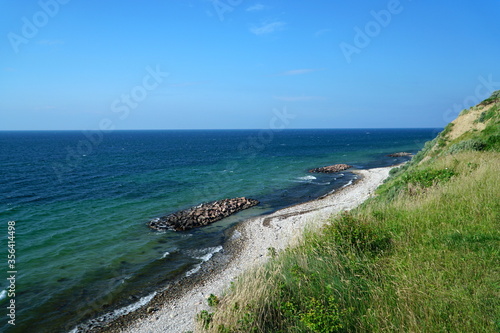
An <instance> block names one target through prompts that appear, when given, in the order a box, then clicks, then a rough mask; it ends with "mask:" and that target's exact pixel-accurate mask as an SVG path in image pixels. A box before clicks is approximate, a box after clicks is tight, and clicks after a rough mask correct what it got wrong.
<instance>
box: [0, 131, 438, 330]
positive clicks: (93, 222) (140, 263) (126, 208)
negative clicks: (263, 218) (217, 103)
mask: <svg viewBox="0 0 500 333" xmlns="http://www.w3.org/2000/svg"><path fill="white" fill-rule="evenodd" d="M438 131H439V130H436V129H342V130H340V129H317V130H312V129H304V130H282V131H270V130H267V131H265V130H199V131H194V130H193V131H190V130H178V131H177V130H161V131H160V130H159V131H112V132H109V133H102V132H81V131H34V132H30V131H15V132H9V131H6V132H0V170H1V172H0V186H1V187H0V188H1V192H0V232H1V233H2V234H3V235H4V236H2V238H1V239H2V243H1V244H2V245H1V250H0V251H1V253H2V256H1V257H2V258H4V259H3V260H2V261H1V262H0V276H1V277H2V278H0V309H3V310H0V312H3V313H0V331H2V332H69V331H71V330H72V329H74V328H75V327H76V326H77V325H79V324H81V323H84V322H85V321H87V320H89V319H92V318H95V317H98V316H101V315H103V314H105V313H107V312H111V311H114V310H117V309H124V308H125V307H127V306H131V305H132V306H133V305H134V304H136V305H137V304H142V303H144V302H146V301H147V300H148V297H151V296H152V295H153V293H154V292H155V291H156V290H159V289H162V288H163V287H164V286H165V285H167V284H168V283H169V282H171V281H172V280H174V279H177V278H179V277H181V276H186V275H190V274H193V273H194V272H196V270H197V269H198V267H199V265H200V264H201V263H202V262H203V261H204V260H207V259H209V258H210V257H211V255H212V254H213V253H215V252H217V251H221V250H222V247H221V245H223V244H224V241H225V237H226V236H225V232H226V231H227V230H228V228H231V227H232V226H234V225H235V224H236V223H238V222H241V221H242V220H244V219H247V218H250V217H253V216H257V215H261V214H266V213H269V212H272V211H275V210H277V209H280V208H283V207H286V206H289V205H293V204H296V203H299V202H304V201H309V200H312V199H314V198H317V197H319V196H321V195H324V194H326V193H329V192H331V191H333V190H335V189H337V188H340V187H342V186H344V185H346V184H350V182H352V180H353V179H354V178H355V175H353V174H352V173H349V172H343V173H340V174H310V173H308V172H307V170H308V169H311V168H315V167H320V166H325V165H331V164H336V163H347V164H350V165H353V166H354V167H355V168H357V169H364V168H373V167H381V166H389V165H393V164H396V163H400V162H403V161H405V158H391V157H387V154H390V153H394V152H400V151H406V152H410V153H415V152H417V151H418V150H420V149H421V148H422V147H423V145H424V143H425V142H426V141H428V140H431V139H433V138H434V137H435V136H436V134H437V133H438ZM241 196H246V197H249V198H253V199H257V200H259V201H260V202H261V204H260V205H258V206H255V207H253V208H250V209H248V210H245V211H242V212H240V213H238V214H236V215H233V216H231V217H229V218H226V219H224V220H222V221H219V222H216V223H214V224H213V225H210V226H208V227H204V228H199V229H193V230H191V231H186V232H174V231H168V232H155V231H152V230H150V229H149V228H148V227H147V223H148V222H149V221H150V220H152V219H154V218H157V217H160V216H164V215H167V214H169V213H172V212H175V211H178V210H181V209H185V208H189V207H191V206H194V205H197V204H200V203H202V202H208V201H213V200H218V199H224V198H232V197H241ZM9 221H15V251H16V252H15V255H16V258H15V267H14V268H15V271H16V273H15V297H9V293H8V289H9V285H10V283H9V281H8V280H7V278H8V277H9V276H10V275H9V273H7V272H8V271H11V270H12V269H11V268H12V267H11V268H9V267H8V266H7V255H8V245H7V236H8V222H9ZM12 299H14V300H15V305H16V311H15V316H16V317H15V324H16V325H15V326H12V325H10V324H9V323H8V320H10V318H9V317H8V316H7V314H8V313H9V310H8V309H7V306H9V304H10V303H9V302H11V300H12ZM141 302H142V303H141Z"/></svg>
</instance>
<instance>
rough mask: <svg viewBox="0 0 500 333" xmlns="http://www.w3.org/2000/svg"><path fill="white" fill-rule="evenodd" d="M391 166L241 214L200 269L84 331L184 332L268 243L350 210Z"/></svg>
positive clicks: (260, 259)
mask: <svg viewBox="0 0 500 333" xmlns="http://www.w3.org/2000/svg"><path fill="white" fill-rule="evenodd" d="M392 168H393V166H391V167H384V168H376V169H366V170H356V171H353V172H354V173H356V174H357V175H358V177H359V178H358V179H357V180H356V181H355V182H354V183H353V184H351V185H349V186H346V187H343V188H341V189H339V190H336V191H334V192H332V193H330V194H327V195H324V196H322V197H320V198H317V199H314V200H311V201H308V202H305V203H301V204H296V205H292V206H289V207H286V208H283V209H280V210H277V211H275V212H273V213H271V214H266V215H262V216H258V217H254V218H250V219H248V220H245V221H243V222H241V223H239V224H238V225H236V226H235V227H233V228H232V229H231V230H230V231H228V240H227V241H226V243H225V244H224V247H223V250H222V251H220V252H218V253H216V254H215V255H214V256H213V257H212V259H210V260H209V261H207V262H205V263H204V264H203V265H202V268H201V270H200V271H199V272H198V273H197V274H195V275H193V276H190V277H188V278H181V279H179V280H177V281H176V282H174V283H172V284H171V285H170V286H169V287H167V288H166V289H165V290H163V291H160V292H158V293H157V294H156V295H155V297H154V298H153V299H152V300H151V301H150V302H149V303H148V304H147V305H144V306H142V307H141V308H139V309H137V310H136V311H133V312H131V313H129V314H127V315H124V316H121V317H119V318H116V319H115V320H114V321H112V322H110V323H109V324H107V326H106V327H96V328H93V329H89V330H86V331H87V332H109V333H117V332H130V333H135V332H152V331H155V332H156V331H158V332H160V331H161V332H186V331H191V330H194V328H195V319H194V318H195V316H196V314H197V313H199V312H200V311H202V310H209V307H208V305H207V301H206V299H207V297H208V296H209V295H210V294H214V295H221V294H222V293H223V292H224V290H225V289H227V288H228V287H229V285H230V283H231V281H233V280H234V279H235V278H236V277H237V276H239V275H240V274H242V273H243V272H244V271H246V270H248V269H250V268H251V267H254V266H256V265H260V264H262V263H264V262H265V261H266V260H267V258H268V255H267V253H268V248H269V247H273V248H275V249H276V250H278V251H279V250H282V249H284V248H286V246H288V245H289V244H290V242H293V239H294V238H295V237H297V236H300V235H301V234H302V230H303V229H304V228H305V227H306V226H308V225H311V223H313V224H315V225H316V226H318V224H319V225H321V224H324V223H325V222H326V220H327V219H328V217H329V216H330V215H332V214H336V213H339V212H341V211H344V210H349V209H352V208H354V207H356V206H357V205H359V204H360V203H362V202H363V201H364V200H366V199H367V198H368V197H370V196H371V195H372V194H373V191H374V190H375V189H376V188H377V187H378V186H379V185H380V184H381V183H382V182H383V180H384V179H386V178H387V177H388V175H389V170H390V169H392Z"/></svg>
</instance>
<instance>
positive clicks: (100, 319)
mask: <svg viewBox="0 0 500 333" xmlns="http://www.w3.org/2000/svg"><path fill="white" fill-rule="evenodd" d="M155 296H156V291H155V292H153V293H151V294H149V295H147V296H144V297H141V298H140V299H139V300H138V301H137V302H135V303H132V304H130V305H127V306H124V307H123V308H119V309H116V310H114V311H112V312H108V313H106V314H104V315H102V316H100V317H97V318H95V319H91V320H89V321H87V322H86V323H85V324H82V325H78V326H76V327H75V328H73V329H72V330H71V331H69V333H78V332H85V331H87V328H90V327H95V326H96V324H97V326H101V325H102V324H103V323H107V322H110V321H111V320H113V319H115V318H118V317H121V316H124V315H126V314H129V313H131V312H134V311H135V310H137V309H139V308H141V307H143V306H144V305H146V304H148V303H149V302H150V301H151V300H152V299H153V297H155Z"/></svg>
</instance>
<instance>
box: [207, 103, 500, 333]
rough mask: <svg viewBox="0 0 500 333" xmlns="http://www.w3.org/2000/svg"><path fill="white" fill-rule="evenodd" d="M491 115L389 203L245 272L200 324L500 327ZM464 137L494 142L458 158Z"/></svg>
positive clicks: (497, 193)
mask: <svg viewBox="0 0 500 333" xmlns="http://www.w3.org/2000/svg"><path fill="white" fill-rule="evenodd" d="M492 102H494V101H492ZM492 102H491V103H492ZM486 118H487V119H486ZM483 120H484V121H485V123H486V128H485V130H483V131H481V132H474V133H467V135H465V136H464V137H463V138H462V141H460V140H454V141H453V142H444V143H442V144H441V147H438V146H439V142H440V141H439V138H436V139H435V140H433V141H432V142H431V143H429V144H427V145H426V147H425V148H424V149H423V150H422V152H421V153H419V154H417V155H416V156H415V157H414V158H413V160H412V161H411V162H410V163H408V164H406V165H404V166H402V167H400V168H397V169H395V170H394V171H392V172H391V177H390V179H389V180H388V181H387V182H386V183H385V184H384V185H383V186H382V187H380V188H379V190H378V192H377V193H378V195H377V197H375V198H373V199H370V200H368V201H366V202H365V203H364V204H363V205H361V206H360V207H358V208H357V209H355V210H353V211H351V212H349V213H343V214H341V215H339V216H336V217H332V218H331V220H330V221H328V222H327V223H326V224H325V225H324V227H322V228H321V229H319V230H314V231H312V230H308V231H307V232H305V234H304V235H303V237H302V240H301V242H300V243H299V244H298V245H296V246H294V247H292V248H288V249H286V250H284V251H281V252H279V253H274V254H273V255H270V259H269V261H268V263H267V264H266V265H265V266H263V267H260V268H259V269H256V270H253V271H251V272H248V273H246V274H244V275H242V276H241V277H240V278H239V280H238V281H237V282H236V283H234V285H233V287H232V289H231V290H230V291H229V292H228V294H227V295H225V296H224V297H221V298H220V299H219V298H216V299H217V302H216V303H217V304H216V308H215V309H214V312H213V313H204V314H201V315H200V317H201V319H200V327H199V328H198V329H199V330H200V331H209V332H499V331H500V278H499V277H500V216H499V212H500V200H499V199H498V198H500V172H499V171H500V168H499V165H500V149H498V141H499V140H498V138H499V137H500V129H499V128H500V122H499V117H498V109H496V111H495V114H493V115H491V116H490V115H487V116H484V117H483ZM448 128H449V130H448V131H451V130H452V128H451V126H450V127H448ZM444 135H446V133H444V134H443V136H444ZM463 140H479V141H480V142H482V143H484V146H483V147H482V149H469V148H470V147H469V146H468V145H469V144H470V142H469V143H465V144H463V143H462V145H463V146H464V147H466V148H463V147H462V148H463V149H462V148H461V149H458V148H456V149H455V150H454V151H453V154H450V153H449V150H450V148H451V147H453V145H457V144H459V143H460V142H463ZM437 148H438V149H437ZM459 148H460V146H459ZM472 148H474V146H473V145H472Z"/></svg>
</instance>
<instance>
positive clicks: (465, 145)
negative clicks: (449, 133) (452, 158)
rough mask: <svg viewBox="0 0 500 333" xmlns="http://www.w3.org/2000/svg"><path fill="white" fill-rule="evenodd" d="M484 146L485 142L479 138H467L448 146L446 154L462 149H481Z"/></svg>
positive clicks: (455, 152)
mask: <svg viewBox="0 0 500 333" xmlns="http://www.w3.org/2000/svg"><path fill="white" fill-rule="evenodd" d="M485 148H486V144H485V143H484V142H483V141H481V140H479V139H469V140H464V141H460V142H458V143H455V144H454V145H452V146H451V147H450V148H448V151H447V152H446V153H447V154H457V153H459V152H462V151H482V150H484V149H485Z"/></svg>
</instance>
